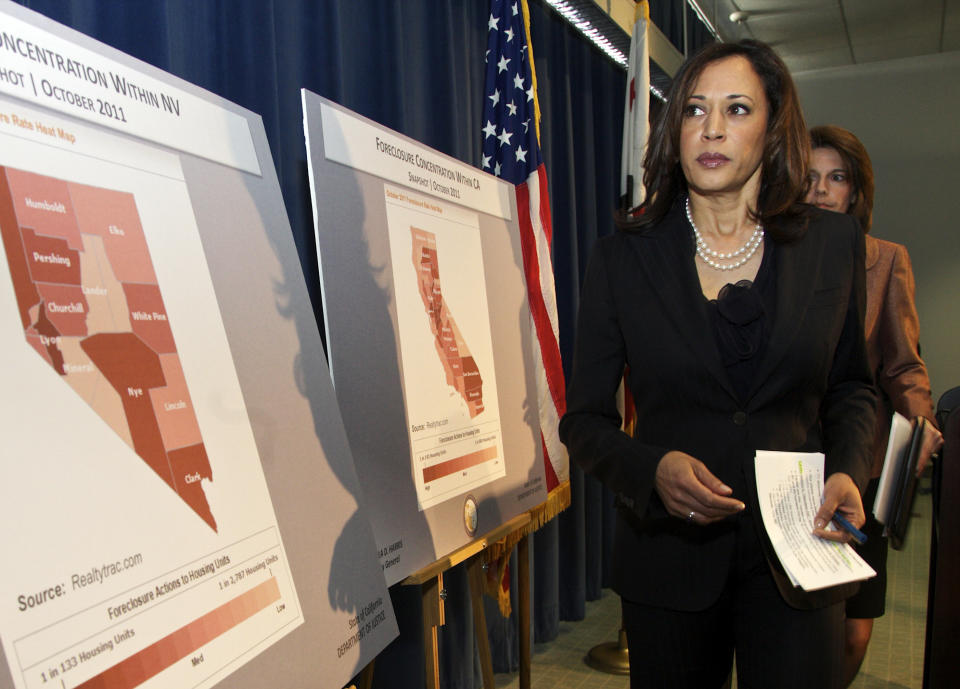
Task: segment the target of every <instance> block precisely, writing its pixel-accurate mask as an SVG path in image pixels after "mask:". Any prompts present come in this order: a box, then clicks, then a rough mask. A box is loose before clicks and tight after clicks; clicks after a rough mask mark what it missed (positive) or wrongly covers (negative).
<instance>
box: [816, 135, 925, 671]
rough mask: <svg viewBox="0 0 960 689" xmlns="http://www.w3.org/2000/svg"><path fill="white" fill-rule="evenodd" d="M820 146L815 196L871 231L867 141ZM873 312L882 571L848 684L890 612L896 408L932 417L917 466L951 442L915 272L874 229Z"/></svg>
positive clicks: (851, 606) (860, 597)
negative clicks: (933, 387)
mask: <svg viewBox="0 0 960 689" xmlns="http://www.w3.org/2000/svg"><path fill="white" fill-rule="evenodd" d="M810 138H811V145H812V148H813V151H812V155H811V158H810V189H809V191H808V192H807V197H806V201H807V203H810V204H813V205H816V206H819V207H821V208H826V209H828V210H832V211H836V212H838V213H847V214H850V215H853V216H854V217H856V218H857V220H858V221H859V222H860V227H861V228H862V229H863V231H864V232H865V233H866V232H869V231H870V225H871V221H872V213H873V168H872V166H871V164H870V157H869V156H868V155H867V151H866V149H865V148H864V146H863V144H862V143H860V140H859V139H857V137H856V136H854V135H853V134H852V133H851V132H849V131H847V130H846V129H842V128H840V127H835V126H829V125H828V126H823V127H814V128H813V129H811V130H810ZM866 268H867V311H866V318H865V331H864V332H865V334H866V339H867V355H868V357H869V360H870V367H871V369H872V370H873V374H874V378H875V381H876V387H877V393H878V400H879V401H878V407H877V422H876V431H875V434H874V438H873V467H872V473H871V480H870V483H869V485H868V486H867V490H866V493H865V494H864V500H863V505H864V511H865V512H866V513H867V524H866V526H865V527H864V531H865V532H866V533H867V535H868V541H867V543H866V544H865V545H864V546H860V547H858V551H859V552H860V554H861V555H862V556H863V557H864V559H866V560H867V562H869V563H870V565H871V566H872V567H873V568H874V569H875V570H876V571H877V576H876V577H874V578H872V579H869V580H867V581H866V582H864V583H863V584H862V585H861V588H860V592H859V593H857V595H855V596H854V597H853V598H850V599H849V600H848V601H847V606H846V608H847V623H846V651H845V656H846V657H845V663H844V665H845V668H844V670H845V679H844V686H848V685H849V684H850V683H851V682H852V681H853V678H854V677H855V676H856V674H857V672H858V671H859V669H860V664H861V663H862V662H863V658H864V655H865V654H866V652H867V644H868V643H869V642H870V635H871V633H872V631H873V620H874V618H877V617H880V616H881V615H883V612H884V601H885V598H886V589H887V566H886V565H887V539H886V538H884V537H883V526H882V525H881V524H879V523H878V522H877V520H876V519H874V517H873V514H872V509H871V508H872V505H873V499H874V497H875V496H876V492H877V478H878V477H879V476H880V470H881V469H882V468H883V457H884V453H885V451H886V446H887V436H888V435H889V432H890V419H891V416H892V414H893V412H894V411H897V412H900V413H901V414H902V415H904V416H905V417H907V418H908V419H912V418H914V417H917V416H924V417H926V418H927V419H928V420H929V421H930V422H931V423H929V424H927V426H926V429H927V430H926V433H925V437H924V444H923V447H922V450H921V455H920V458H919V462H918V464H917V472H918V473H919V472H921V471H923V469H924V467H925V466H926V464H927V461H928V460H929V458H930V455H931V454H932V453H933V452H936V451H937V450H938V449H939V448H940V446H941V445H942V444H943V440H942V437H941V435H940V432H939V431H938V430H937V429H936V427H935V426H934V425H933V420H934V416H933V402H932V399H931V396H930V379H929V377H928V376H927V369H926V366H924V363H923V360H922V359H921V358H920V346H919V330H920V328H919V321H918V319H917V309H916V306H915V305H914V281H913V271H912V270H911V268H910V257H909V256H908V255H907V249H906V247H904V246H901V245H900V244H894V243H893V242H888V241H885V240H883V239H877V238H875V237H871V236H870V235H869V234H868V235H867V236H866Z"/></svg>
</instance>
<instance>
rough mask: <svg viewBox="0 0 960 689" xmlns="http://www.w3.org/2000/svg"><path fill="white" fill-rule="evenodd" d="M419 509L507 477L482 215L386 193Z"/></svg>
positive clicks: (407, 193) (410, 194) (418, 196)
mask: <svg viewBox="0 0 960 689" xmlns="http://www.w3.org/2000/svg"><path fill="white" fill-rule="evenodd" d="M384 200H385V202H386V211H387V225H388V234H389V241H390V247H391V254H392V263H393V278H394V283H393V284H394V286H395V288H396V306H397V336H398V340H399V345H400V354H401V368H402V377H403V390H404V401H405V403H406V415H407V422H408V436H409V439H410V453H411V464H412V466H411V470H412V474H413V478H414V483H415V485H416V489H417V501H418V506H419V508H420V509H421V510H423V509H426V508H428V507H430V506H431V505H435V504H438V503H440V502H443V501H445V500H450V499H452V498H455V497H457V496H460V495H465V494H466V493H468V492H469V491H470V490H472V489H476V488H479V487H480V486H483V485H485V484H487V483H490V482H492V481H495V480H496V479H498V478H500V477H501V476H504V475H505V474H506V465H505V463H504V456H503V442H502V439H501V429H500V408H499V407H500V405H499V400H498V397H497V383H496V375H495V371H494V366H493V342H492V337H491V333H490V315H489V310H488V307H487V289H486V284H485V280H484V270H483V250H482V245H481V244H482V243H481V240H480V228H479V220H478V216H477V214H476V213H475V212H473V211H470V210H467V209H463V208H460V207H458V206H456V205H454V204H451V203H447V202H444V201H440V200H437V199H433V198H431V197H428V196H423V195H421V194H417V193H415V192H411V191H408V190H404V189H399V188H397V187H393V186H391V185H385V186H384Z"/></svg>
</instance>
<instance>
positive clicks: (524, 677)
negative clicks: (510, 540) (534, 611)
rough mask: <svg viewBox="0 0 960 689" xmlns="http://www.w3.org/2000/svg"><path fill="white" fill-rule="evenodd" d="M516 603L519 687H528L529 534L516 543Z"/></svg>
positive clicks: (529, 655) (529, 656) (527, 688)
mask: <svg viewBox="0 0 960 689" xmlns="http://www.w3.org/2000/svg"><path fill="white" fill-rule="evenodd" d="M517 588H518V589H519V590H518V591H517V605H518V606H519V607H520V610H519V611H518V612H517V615H518V616H519V619H520V689H530V661H531V654H530V536H524V537H523V538H521V539H520V542H519V543H517Z"/></svg>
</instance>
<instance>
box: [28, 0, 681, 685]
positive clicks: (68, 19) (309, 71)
mask: <svg viewBox="0 0 960 689" xmlns="http://www.w3.org/2000/svg"><path fill="white" fill-rule="evenodd" d="M19 1H20V4H22V5H25V6H27V7H29V8H31V9H34V10H36V11H38V12H40V13H42V14H44V15H46V16H49V17H51V18H52V19H54V20H56V21H58V22H61V23H63V24H66V25H68V26H71V27H73V28H75V29H77V30H79V31H81V32H83V33H85V34H88V35H90V36H92V37H93V38H96V39H98V40H100V41H103V42H104V43H107V44H109V45H111V46H113V47H115V48H118V49H119V50H122V51H123V52H126V53H128V54H130V55H133V56H134V57H137V58H139V59H141V60H143V61H145V62H148V63H150V64H153V65H155V66H157V67H159V68H161V69H163V70H165V71H168V72H171V73H172V74H175V75H177V76H179V77H181V78H183V79H185V80H187V81H189V82H192V83H194V84H197V85H198V86H200V87H202V88H205V89H207V90H209V91H212V92H214V93H216V94H218V95H220V96H223V97H224V98H226V99H228V100H231V101H234V102H236V103H238V104H240V105H242V106H244V107H246V108H248V109H250V110H252V111H254V112H256V113H259V114H260V115H261V116H262V117H263V120H264V125H265V128H266V132H267V137H268V139H269V142H270V147H271V150H272V152H273V158H274V162H275V164H276V168H277V174H278V177H279V179H280V186H281V190H282V193H283V197H284V201H285V203H286V207H287V212H288V214H289V217H290V224H291V226H292V230H293V236H294V240H295V242H296V245H297V249H298V251H299V255H300V261H301V264H302V267H303V273H304V276H305V278H306V283H307V288H308V290H309V292H310V297H311V299H312V301H313V305H314V310H315V313H316V315H317V322H318V327H319V328H320V330H321V332H322V323H323V319H322V315H321V312H320V308H321V307H320V304H321V300H320V295H319V277H318V272H317V259H316V246H315V242H314V238H313V221H312V217H311V206H310V193H309V188H308V180H307V171H306V152H305V147H304V139H303V126H302V115H301V109H300V94H299V90H300V88H301V87H305V88H307V89H310V90H311V91H314V92H316V93H319V94H320V95H322V96H325V97H327V98H330V99H332V100H334V101H336V102H338V103H341V104H343V105H345V106H346V107H348V108H350V109H352V110H355V111H356V112H358V113H360V114H361V115H365V116H366V117H369V118H371V119H373V120H375V121H377V122H380V123H382V124H384V125H386V126H388V127H390V128H392V129H396V130H398V131H400V132H402V133H404V134H406V135H409V136H411V137H413V138H414V139H417V140H419V141H422V142H423V143H425V144H427V145H429V146H432V147H434V148H436V149H438V150H440V151H443V152H444V153H447V154H449V155H452V156H454V157H456V158H459V159H460V160H463V161H464V162H467V163H469V164H471V165H475V166H478V167H479V156H480V144H481V129H480V128H481V122H480V117H481V111H482V98H483V86H484V85H483V78H484V76H483V58H484V52H485V50H486V44H487V16H488V13H489V3H488V0H369V1H368V2H363V3H361V2H357V1H356V0H137V1H129V0H19ZM677 2H678V3H679V2H680V0H677ZM660 4H662V3H652V5H653V6H654V7H656V6H657V5H660ZM530 11H531V26H532V44H533V52H534V58H535V61H536V68H537V79H538V83H539V96H540V102H541V108H542V110H543V121H542V137H541V138H542V148H543V153H544V158H545V160H546V165H547V174H548V179H549V185H550V188H549V193H550V198H551V201H552V208H553V211H552V213H553V231H554V270H555V275H556V285H557V301H558V308H559V319H560V346H561V352H562V354H563V359H564V363H565V365H569V361H570V359H571V355H572V349H573V330H574V323H575V319H576V309H577V303H578V293H579V286H580V277H581V275H582V274H583V270H584V268H585V265H586V260H587V257H588V255H589V250H590V248H591V246H592V245H593V242H594V240H595V239H596V238H597V237H599V236H601V235H603V234H606V233H608V232H611V231H612V230H613V226H612V220H611V218H612V212H613V209H614V206H615V204H616V199H617V194H618V186H619V181H618V177H619V166H620V162H619V157H620V140H621V129H622V112H623V94H624V88H625V71H624V70H623V69H622V68H620V67H618V66H616V65H615V64H614V63H612V62H611V61H610V60H609V59H608V58H607V57H606V56H604V55H603V54H602V53H601V52H600V51H599V50H597V49H595V48H594V47H592V45H591V44H590V43H588V42H587V40H586V39H585V38H584V37H583V36H582V35H580V34H579V33H578V32H577V31H576V30H575V29H573V28H572V27H571V26H570V25H569V24H567V23H566V22H565V21H564V20H562V19H561V18H560V17H559V15H557V14H556V13H555V12H554V11H553V10H551V9H549V8H548V7H547V6H546V5H544V4H543V3H542V2H541V1H540V0H530ZM570 473H571V484H572V493H573V498H572V505H571V507H570V508H569V509H568V510H567V511H566V512H564V513H563V514H561V515H560V517H559V518H558V519H554V520H553V521H552V522H551V523H549V524H547V525H546V526H545V527H544V528H542V529H541V530H540V531H538V532H537V533H536V534H535V535H534V536H533V547H532V548H531V549H530V551H531V553H532V559H533V563H532V564H533V566H532V571H533V582H531V589H532V593H533V595H532V598H533V608H534V609H533V618H532V619H533V634H534V638H535V640H536V641H538V642H543V641H549V640H551V639H553V638H555V637H556V635H557V633H558V629H559V622H560V620H577V619H581V618H582V617H583V615H584V602H585V601H586V600H592V599H596V598H598V597H599V596H600V590H601V587H602V586H604V584H605V582H606V579H607V572H606V567H607V553H608V552H609V550H610V538H611V531H612V500H611V498H610V495H609V493H608V492H607V491H605V490H603V489H602V488H601V487H600V485H599V484H598V483H597V482H596V481H595V480H593V479H592V478H589V477H584V475H583V473H582V472H581V471H580V470H579V469H577V468H576V467H571V472H570ZM512 564H513V566H512V567H511V572H512V573H513V579H514V587H513V590H514V591H515V589H516V587H515V582H516V553H514V555H513V558H512ZM444 581H445V585H446V587H447V590H448V598H447V602H446V605H447V624H446V625H445V627H443V628H441V631H440V644H441V666H442V667H441V670H442V673H443V676H442V682H443V686H445V687H450V688H455V687H464V688H466V689H472V688H473V687H478V686H480V679H479V677H480V675H479V667H478V662H477V659H476V655H475V654H476V651H475V648H476V645H475V639H474V637H473V626H472V625H473V621H472V613H471V609H470V604H469V587H468V584H467V578H466V575H465V572H464V571H463V568H462V567H458V568H454V569H453V570H452V571H450V572H448V573H447V574H446V575H445V578H444ZM391 596H392V598H393V602H394V606H395V609H396V611H397V615H398V618H399V623H400V629H401V635H400V638H398V639H397V640H396V641H395V642H394V643H393V644H391V646H390V647H389V648H387V649H386V650H385V651H384V652H383V653H382V654H381V655H380V656H379V657H378V659H377V665H376V671H375V674H374V677H375V679H374V682H375V686H378V687H391V688H396V687H411V688H419V687H422V686H423V653H422V646H421V639H420V629H421V627H420V602H419V591H418V590H415V589H411V588H409V587H403V586H395V587H393V589H392V590H391ZM516 606H517V602H516V600H514V614H513V615H512V616H511V618H510V619H506V620H505V619H503V618H501V617H500V616H499V614H498V613H497V608H496V606H495V605H494V604H492V602H491V601H488V603H487V620H488V629H489V631H490V636H491V645H492V648H493V651H494V664H495V668H496V669H497V671H511V670H515V669H516V668H517V664H518V663H517V661H518V651H517V647H518V643H517V626H516ZM601 641H610V639H597V642H601ZM586 650H587V649H584V652H586Z"/></svg>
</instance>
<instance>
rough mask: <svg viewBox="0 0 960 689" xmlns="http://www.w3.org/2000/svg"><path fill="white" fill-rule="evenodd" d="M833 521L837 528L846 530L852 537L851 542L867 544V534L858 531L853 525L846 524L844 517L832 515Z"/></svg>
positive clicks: (835, 513) (836, 513) (837, 514)
mask: <svg viewBox="0 0 960 689" xmlns="http://www.w3.org/2000/svg"><path fill="white" fill-rule="evenodd" d="M833 521H834V522H836V523H837V525H838V526H840V527H842V528H843V529H846V530H847V531H848V532H849V533H850V535H851V536H853V540H855V541H856V542H857V543H859V544H860V545H863V544H864V543H866V542H867V534H865V533H863V532H862V531H861V530H860V529H858V528H857V527H855V526H854V525H853V524H851V523H850V522H848V521H847V519H846V517H844V516H843V515H842V514H840V513H839V512H834V513H833Z"/></svg>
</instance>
